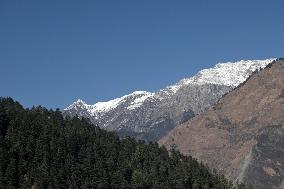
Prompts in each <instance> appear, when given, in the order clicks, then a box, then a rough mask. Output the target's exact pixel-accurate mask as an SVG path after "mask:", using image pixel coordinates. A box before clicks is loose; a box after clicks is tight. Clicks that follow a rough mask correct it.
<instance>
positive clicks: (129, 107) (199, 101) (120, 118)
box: [63, 58, 276, 141]
mask: <svg viewBox="0 0 284 189" xmlns="http://www.w3.org/2000/svg"><path fill="white" fill-rule="evenodd" d="M274 60H276V59H275V58H273V59H266V60H241V61H238V62H228V63H218V64H216V65H215V66H214V67H213V68H209V69H203V70H201V71H199V72H198V73H197V74H196V75H194V76H192V77H189V78H185V79H182V80H180V81H179V82H177V83H176V84H174V85H170V86H167V87H166V88H164V89H161V90H159V91H157V92H155V93H151V92H147V91H136V92H133V93H131V94H129V95H125V96H123V97H120V98H116V99H113V100H110V101H107V102H98V103H96V104H94V105H88V104H86V103H84V104H83V105H82V101H79V102H78V104H77V103H76V102H75V103H73V104H71V105H70V106H69V107H67V108H66V109H64V110H63V113H64V114H65V115H71V116H76V115H77V116H79V117H87V118H89V119H90V120H91V122H93V123H95V124H98V125H99V126H100V127H102V128H106V129H109V130H116V131H122V132H121V133H123V132H126V133H127V134H130V135H132V136H135V135H136V134H138V135H139V136H138V138H141V139H146V140H154V141H156V140H158V139H159V138H160V137H161V134H160V133H159V132H164V131H162V130H166V132H167V131H169V130H170V129H172V128H173V127H174V126H175V125H176V124H178V123H181V122H182V121H185V120H187V119H190V118H191V117H193V116H194V115H196V114H199V113H201V112H203V111H204V110H205V109H207V108H209V107H210V106H212V105H214V104H215V103H216V102H217V100H219V99H220V98H221V97H222V96H223V95H224V94H226V93H228V92H229V91H231V90H232V89H233V88H235V87H237V86H238V85H239V84H241V83H242V82H244V81H245V80H246V79H247V78H248V77H249V76H250V75H251V74H252V73H253V72H254V71H256V70H260V69H263V68H264V67H265V66H267V65H268V64H269V63H271V62H272V61H274ZM98 107H99V108H98ZM159 123H161V124H159ZM155 125H158V126H155ZM162 125H163V126H162ZM160 127H164V128H161V129H160ZM165 127H166V128H165ZM153 130H155V131H153ZM148 135H151V136H149V137H148Z"/></svg>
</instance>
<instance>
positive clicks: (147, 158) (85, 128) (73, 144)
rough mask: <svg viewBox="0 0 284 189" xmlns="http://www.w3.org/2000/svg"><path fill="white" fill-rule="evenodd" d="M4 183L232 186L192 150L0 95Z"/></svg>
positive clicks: (40, 187)
mask: <svg viewBox="0 0 284 189" xmlns="http://www.w3.org/2000/svg"><path fill="white" fill-rule="evenodd" d="M0 188H1V189H7V188H15V189H16V188H29V189H30V188H33V189H52V188H54V189H55V188H56V189H58V188H62V189H63V188H75V189H77V188H82V189H85V188H141V189H142V188H194V189H197V188H198V189H201V188H206V189H209V188H216V189H219V188H220V189H221V188H222V189H229V188H234V189H239V188H246V187H245V186H244V185H242V184H240V185H238V186H235V187H233V186H232V183H231V182H228V180H226V179H225V178H224V176H222V175H218V174H216V173H214V174H213V173H211V172H210V171H209V170H208V168H207V167H206V166H204V165H203V164H200V163H198V162H197V161H196V160H195V159H193V158H192V157H190V156H183V155H181V154H180V153H179V152H177V151H174V150H172V151H171V153H170V154H169V153H168V151H167V150H166V149H165V148H161V147H158V145H157V144H156V143H149V144H145V143H144V142H143V141H136V140H134V139H132V138H125V139H119V137H118V136H117V135H116V134H114V133H112V132H108V131H105V130H102V129H100V128H98V127H94V126H93V125H91V124H90V123H89V122H88V121H87V120H85V119H78V118H76V117H74V118H68V117H66V118H65V119H64V118H63V117H62V115H61V113H60V111H59V110H56V111H53V110H47V109H45V108H43V107H36V108H32V109H24V108H23V107H22V106H21V105H20V104H19V103H18V102H15V101H13V100H12V99H11V98H0Z"/></svg>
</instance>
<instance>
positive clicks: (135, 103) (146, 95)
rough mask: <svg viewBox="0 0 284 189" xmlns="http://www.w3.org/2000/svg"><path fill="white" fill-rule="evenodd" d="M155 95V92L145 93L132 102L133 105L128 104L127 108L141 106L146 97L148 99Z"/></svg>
mask: <svg viewBox="0 0 284 189" xmlns="http://www.w3.org/2000/svg"><path fill="white" fill-rule="evenodd" d="M153 95H154V93H149V92H147V93H145V94H143V96H141V97H139V98H136V99H135V100H134V101H133V102H131V105H130V106H128V107H127V109H128V110H134V109H136V108H138V107H140V106H141V105H142V104H143V103H144V101H145V100H146V99H148V98H149V97H151V96H153Z"/></svg>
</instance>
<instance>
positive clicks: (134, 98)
mask: <svg viewBox="0 0 284 189" xmlns="http://www.w3.org/2000/svg"><path fill="white" fill-rule="evenodd" d="M153 95H154V94H153V93H150V92H147V91H135V92H133V93H131V94H128V95H125V96H122V97H120V98H116V99H113V100H109V101H106V102H97V103H96V104H94V105H88V104H86V103H85V102H84V101H83V100H81V99H78V100H77V101H76V102H74V103H73V104H71V105H70V106H69V107H67V108H66V109H64V110H65V111H66V110H71V109H75V110H78V109H86V110H87V111H88V112H89V113H90V115H92V116H95V115H97V114H98V113H100V114H101V113H106V112H108V111H110V110H113V109H115V108H116V107H118V106H119V105H120V104H122V103H124V102H125V101H126V100H128V99H129V100H130V101H131V102H130V106H129V107H127V109H128V110H133V109H135V108H138V107H139V106H141V105H142V104H143V102H144V101H145V100H146V99H147V98H149V97H151V96H153Z"/></svg>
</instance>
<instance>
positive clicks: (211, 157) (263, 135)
mask: <svg viewBox="0 0 284 189" xmlns="http://www.w3.org/2000/svg"><path fill="white" fill-rule="evenodd" d="M283 91H284V61H283V60H282V59H278V60H277V61H274V63H273V64H269V65H268V66H267V68H265V69H264V70H262V71H260V72H258V73H255V74H253V75H252V76H251V77H250V78H249V79H248V80H247V81H246V82H245V83H244V84H242V85H241V86H239V87H237V88H236V89H234V90H233V91H232V92H230V93H228V94H227V95H225V96H224V97H223V98H222V99H221V100H219V102H218V103H217V104H216V105H214V106H213V107H211V108H209V109H208V110H207V111H205V112H204V113H202V114H200V115H198V116H196V117H194V118H192V119H191V120H189V121H188V122H186V123H184V124H181V125H179V126H177V127H175V128H174V129H173V130H172V131H170V133H169V134H168V135H167V136H165V137H164V138H162V139H161V140H160V141H159V143H160V144H161V145H165V146H167V147H168V148H172V147H173V148H178V149H179V150H180V151H181V152H182V153H184V154H191V155H192V156H194V157H196V158H198V159H199V160H201V161H203V162H205V163H207V164H208V165H209V166H210V167H212V168H216V169H217V170H219V171H220V172H222V173H224V174H225V175H227V176H228V177H230V178H231V179H233V180H235V181H243V182H245V183H248V184H252V185H253V186H254V187H255V188H258V189H266V188H284V180H283V177H284V172H283V160H284V151H283V148H284V144H283V142H284V135H283V132H284V97H283V96H284V95H283Z"/></svg>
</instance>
